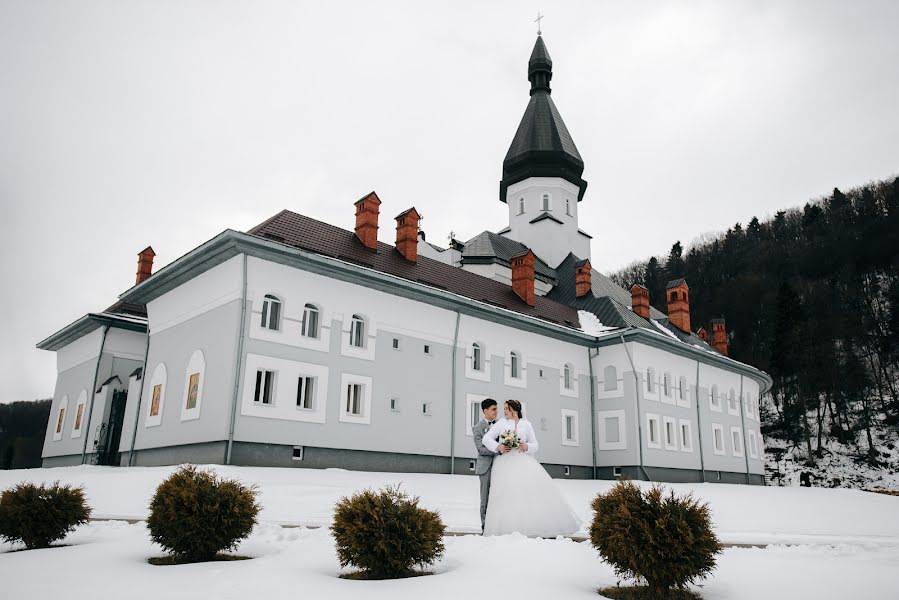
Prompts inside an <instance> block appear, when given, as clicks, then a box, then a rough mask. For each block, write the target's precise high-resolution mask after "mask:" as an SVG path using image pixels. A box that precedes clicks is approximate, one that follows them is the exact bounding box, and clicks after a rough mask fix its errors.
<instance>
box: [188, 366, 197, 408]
mask: <svg viewBox="0 0 899 600" xmlns="http://www.w3.org/2000/svg"><path fill="white" fill-rule="evenodd" d="M199 391H200V374H199V373H194V374H193V375H191V376H190V380H189V381H188V382H187V410H190V409H192V408H196V407H197V393H198V392H199Z"/></svg>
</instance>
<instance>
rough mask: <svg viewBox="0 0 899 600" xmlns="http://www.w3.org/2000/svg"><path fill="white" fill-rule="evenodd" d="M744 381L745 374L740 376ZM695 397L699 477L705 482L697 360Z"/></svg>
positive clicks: (697, 363) (697, 364)
mask: <svg viewBox="0 0 899 600" xmlns="http://www.w3.org/2000/svg"><path fill="white" fill-rule="evenodd" d="M740 381H741V382H742V381H743V376H742V375H741V376H740ZM693 397H694V398H695V399H696V431H697V432H698V433H699V477H700V481H702V483H705V456H704V455H703V445H702V411H700V410H699V361H698V360H697V361H696V385H694V386H693Z"/></svg>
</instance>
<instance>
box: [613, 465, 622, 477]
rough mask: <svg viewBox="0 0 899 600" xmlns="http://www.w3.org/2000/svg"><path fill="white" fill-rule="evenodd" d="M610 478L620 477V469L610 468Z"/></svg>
mask: <svg viewBox="0 0 899 600" xmlns="http://www.w3.org/2000/svg"><path fill="white" fill-rule="evenodd" d="M612 476H613V477H621V467H612Z"/></svg>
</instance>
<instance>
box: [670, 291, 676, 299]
mask: <svg viewBox="0 0 899 600" xmlns="http://www.w3.org/2000/svg"><path fill="white" fill-rule="evenodd" d="M671 299H672V300H677V292H671Z"/></svg>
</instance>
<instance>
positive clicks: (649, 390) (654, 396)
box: [643, 367, 659, 402]
mask: <svg viewBox="0 0 899 600" xmlns="http://www.w3.org/2000/svg"><path fill="white" fill-rule="evenodd" d="M643 384H644V385H643V398H645V399H646V400H655V401H656V402H658V400H659V381H658V373H657V372H656V370H655V368H654V367H646V375H645V380H644V382H643Z"/></svg>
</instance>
